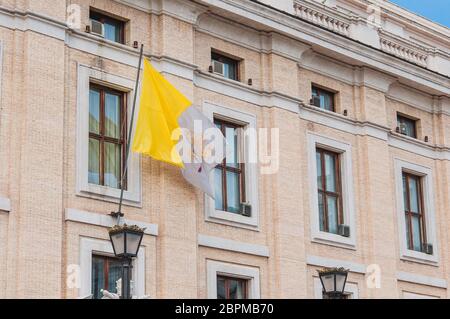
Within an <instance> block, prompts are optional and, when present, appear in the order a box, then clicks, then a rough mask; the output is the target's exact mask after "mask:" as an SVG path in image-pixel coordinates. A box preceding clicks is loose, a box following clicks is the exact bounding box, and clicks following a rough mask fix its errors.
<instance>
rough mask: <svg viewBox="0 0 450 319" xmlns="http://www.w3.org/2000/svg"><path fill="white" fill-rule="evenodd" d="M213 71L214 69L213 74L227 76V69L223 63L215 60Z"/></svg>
mask: <svg viewBox="0 0 450 319" xmlns="http://www.w3.org/2000/svg"><path fill="white" fill-rule="evenodd" d="M212 69H213V73H216V74H220V75H222V76H225V67H224V64H223V63H222V62H219V61H216V60H213V61H212Z"/></svg>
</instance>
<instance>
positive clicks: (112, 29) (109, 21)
mask: <svg viewBox="0 0 450 319" xmlns="http://www.w3.org/2000/svg"><path fill="white" fill-rule="evenodd" d="M90 19H91V20H93V21H95V22H98V23H100V24H101V25H100V26H102V27H101V29H102V30H97V29H95V30H93V29H91V32H94V33H96V34H102V35H103V37H104V38H105V39H107V40H110V41H114V42H118V43H122V44H124V43H125V21H122V20H118V19H114V18H112V17H110V16H107V15H104V14H102V13H99V12H96V11H91V12H90ZM93 26H94V25H92V27H93Z"/></svg>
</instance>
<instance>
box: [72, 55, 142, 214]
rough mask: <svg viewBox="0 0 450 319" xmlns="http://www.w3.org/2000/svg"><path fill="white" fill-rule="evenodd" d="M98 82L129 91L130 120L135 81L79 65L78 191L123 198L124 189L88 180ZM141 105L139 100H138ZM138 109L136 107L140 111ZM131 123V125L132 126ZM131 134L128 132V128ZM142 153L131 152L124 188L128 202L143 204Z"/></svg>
mask: <svg viewBox="0 0 450 319" xmlns="http://www.w3.org/2000/svg"><path fill="white" fill-rule="evenodd" d="M90 83H96V84H100V85H103V86H106V87H110V88H113V89H117V90H119V91H122V92H124V93H126V94H127V112H128V114H127V120H128V125H129V124H130V122H129V121H130V119H131V111H132V102H133V95H134V86H135V81H134V80H131V79H127V78H124V77H121V76H117V75H113V74H110V73H106V72H104V71H101V70H98V69H95V68H92V67H89V66H85V65H81V64H79V65H78V88H77V174H76V176H77V177H76V191H77V195H80V196H87V197H94V198H96V199H102V200H107V201H113V202H116V201H117V200H118V199H119V198H120V189H117V188H112V187H108V186H102V185H95V184H91V183H89V182H88V163H89V84H90ZM136 105H139V102H138V101H137V102H136ZM137 112H138V110H136V113H137ZM128 127H129V126H128ZM127 134H128V132H127ZM140 165H141V164H140V156H139V154H136V153H133V152H130V155H129V159H128V181H127V186H128V189H127V190H126V191H124V196H123V198H124V203H126V204H128V205H133V206H140V203H141V168H140Z"/></svg>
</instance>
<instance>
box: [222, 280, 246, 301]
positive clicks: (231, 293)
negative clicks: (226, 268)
mask: <svg viewBox="0 0 450 319" xmlns="http://www.w3.org/2000/svg"><path fill="white" fill-rule="evenodd" d="M217 299H247V280H246V279H241V278H233V277H225V276H217Z"/></svg>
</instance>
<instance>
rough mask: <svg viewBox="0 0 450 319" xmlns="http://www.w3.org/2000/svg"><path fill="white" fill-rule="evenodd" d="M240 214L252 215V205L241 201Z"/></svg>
mask: <svg viewBox="0 0 450 319" xmlns="http://www.w3.org/2000/svg"><path fill="white" fill-rule="evenodd" d="M241 214H242V216H246V217H250V216H252V205H250V204H249V203H241Z"/></svg>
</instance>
